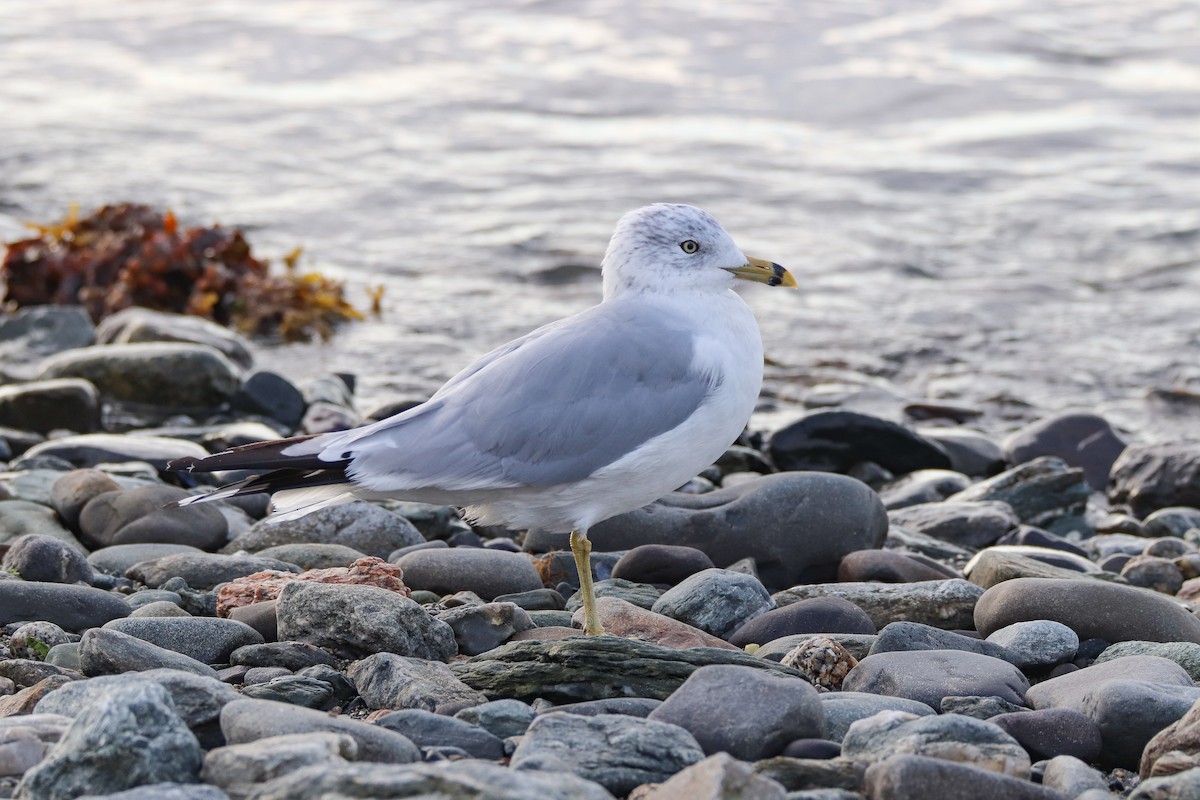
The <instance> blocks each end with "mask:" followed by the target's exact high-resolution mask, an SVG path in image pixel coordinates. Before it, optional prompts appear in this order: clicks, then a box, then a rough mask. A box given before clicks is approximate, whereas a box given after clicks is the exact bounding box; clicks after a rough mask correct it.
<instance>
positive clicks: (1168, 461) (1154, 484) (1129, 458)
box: [1108, 442, 1200, 517]
mask: <svg viewBox="0 0 1200 800" xmlns="http://www.w3.org/2000/svg"><path fill="white" fill-rule="evenodd" d="M1108 499H1109V501H1110V502H1112V503H1114V504H1125V505H1128V506H1129V507H1130V508H1131V509H1132V510H1133V513H1134V514H1136V515H1137V516H1139V517H1146V516H1148V515H1149V514H1150V513H1151V512H1154V511H1157V510H1158V509H1160V508H1171V507H1175V506H1188V507H1191V508H1197V507H1200V442H1168V443H1163V444H1147V445H1130V446H1129V447H1127V448H1126V449H1125V451H1124V452H1122V453H1121V455H1120V457H1119V458H1117V460H1116V462H1115V463H1114V464H1113V466H1112V471H1111V473H1110V476H1109V484H1108Z"/></svg>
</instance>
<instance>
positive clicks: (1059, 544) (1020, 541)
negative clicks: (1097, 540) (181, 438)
mask: <svg viewBox="0 0 1200 800" xmlns="http://www.w3.org/2000/svg"><path fill="white" fill-rule="evenodd" d="M996 544H998V545H1026V546H1028V547H1045V548H1049V549H1051V550H1062V551H1063V552H1066V553H1072V554H1073V555H1077V556H1080V557H1081V558H1089V557H1090V556H1089V554H1088V552H1087V551H1086V550H1084V549H1083V548H1082V547H1080V546H1079V545H1077V544H1075V543H1074V542H1070V541H1067V540H1066V539H1064V538H1063V537H1061V536H1058V535H1056V534H1053V533H1051V532H1050V531H1044V530H1042V529H1041V528H1035V527H1033V526H1032V525H1021V526H1020V527H1018V528H1017V529H1016V530H1015V531H1011V532H1009V533H1006V534H1004V535H1003V536H1001V537H1000V538H999V539H997V540H996Z"/></svg>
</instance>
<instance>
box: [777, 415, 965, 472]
mask: <svg viewBox="0 0 1200 800" xmlns="http://www.w3.org/2000/svg"><path fill="white" fill-rule="evenodd" d="M770 450H771V460H772V461H774V462H775V466H776V467H778V468H779V469H781V470H816V471H822V472H840V473H845V472H846V471H848V470H849V469H850V468H851V467H853V466H854V465H855V464H859V463H862V462H865V461H869V462H872V463H875V464H878V465H880V466H881V467H883V468H884V469H886V470H888V471H889V472H891V473H892V474H893V475H903V474H906V473H909V472H914V471H916V470H919V469H950V467H951V465H950V458H949V456H947V455H946V453H945V451H944V450H942V448H941V447H939V446H938V445H936V444H934V443H933V442H931V441H929V440H928V439H925V438H924V437H922V436H920V435H918V434H916V433H914V432H913V431H911V430H909V429H908V428H905V427H903V426H901V425H897V424H896V423H894V422H888V421H887V420H883V419H879V418H877V417H871V416H868V415H866V414H859V413H857V412H854V411H818V412H816V413H813V414H809V415H808V416H806V417H804V418H802V419H801V420H799V421H797V422H794V423H792V424H791V425H788V426H787V427H785V428H782V429H781V430H778V431H776V432H775V433H774V434H772V435H771V441H770Z"/></svg>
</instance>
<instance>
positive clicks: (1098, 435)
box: [1004, 413, 1125, 490]
mask: <svg viewBox="0 0 1200 800" xmlns="http://www.w3.org/2000/svg"><path fill="white" fill-rule="evenodd" d="M1124 449H1125V442H1123V441H1122V440H1121V437H1120V436H1118V435H1117V433H1116V431H1114V430H1113V428H1112V425H1110V424H1109V423H1108V421H1107V420H1106V419H1104V418H1103V417H1100V416H1097V415H1096V414H1082V413H1066V414H1059V415H1057V416H1053V417H1049V418H1047V419H1041V420H1038V421H1037V422H1034V423H1031V424H1029V425H1026V426H1025V427H1024V428H1021V429H1020V430H1018V431H1016V432H1014V433H1012V434H1010V435H1009V436H1008V438H1006V439H1005V440H1004V450H1005V454H1006V455H1007V457H1008V460H1009V461H1010V462H1012V463H1014V464H1023V463H1025V462H1026V461H1032V460H1033V459H1035V458H1038V457H1039V456H1055V457H1057V458H1061V459H1062V460H1063V461H1065V462H1066V463H1067V464H1069V465H1071V466H1072V467H1079V468H1080V469H1082V470H1083V474H1084V477H1085V478H1086V479H1087V482H1088V485H1089V486H1091V487H1092V488H1093V489H1097V490H1103V489H1104V487H1105V485H1106V484H1107V483H1108V472H1109V469H1111V468H1112V465H1113V462H1114V461H1116V460H1117V456H1119V455H1120V454H1121V451H1122V450H1124Z"/></svg>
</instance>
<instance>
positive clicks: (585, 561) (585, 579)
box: [571, 531, 604, 636]
mask: <svg viewBox="0 0 1200 800" xmlns="http://www.w3.org/2000/svg"><path fill="white" fill-rule="evenodd" d="M571 555H573V556H575V569H576V570H577V571H578V572H579V593H580V594H581V595H582V596H583V632H584V633H585V634H587V635H588V636H599V635H600V634H602V633H604V628H603V627H602V626H601V625H600V617H599V616H598V615H597V614H596V593H595V590H594V589H593V588H592V543H591V542H590V541H588V538H587V531H571Z"/></svg>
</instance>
